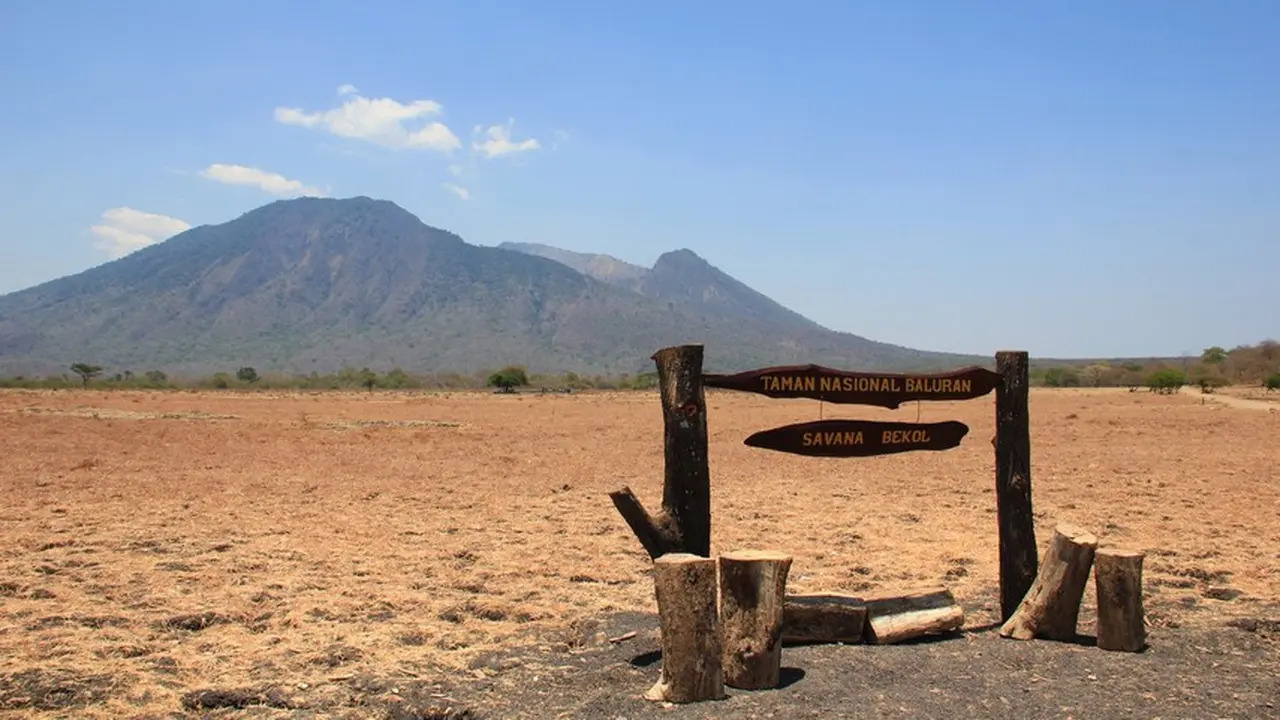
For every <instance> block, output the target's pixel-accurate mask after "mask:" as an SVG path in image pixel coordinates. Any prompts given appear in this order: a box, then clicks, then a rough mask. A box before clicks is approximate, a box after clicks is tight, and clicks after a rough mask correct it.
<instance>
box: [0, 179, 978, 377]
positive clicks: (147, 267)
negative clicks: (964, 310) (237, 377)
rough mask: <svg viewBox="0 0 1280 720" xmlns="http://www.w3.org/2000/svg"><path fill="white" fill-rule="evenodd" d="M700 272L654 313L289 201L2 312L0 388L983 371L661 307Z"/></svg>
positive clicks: (708, 309)
mask: <svg viewBox="0 0 1280 720" xmlns="http://www.w3.org/2000/svg"><path fill="white" fill-rule="evenodd" d="M690 255H692V254H691V253H690ZM695 257H696V256H695ZM697 262H700V260H699V261H695V260H693V259H691V258H688V257H675V258H672V261H671V262H668V263H662V262H660V263H659V265H660V266H662V265H668V266H670V267H669V268H668V269H666V270H663V271H662V272H657V271H658V270H659V268H658V267H655V270H654V271H652V272H651V273H650V274H649V275H647V276H646V277H645V279H644V281H645V282H650V281H651V280H652V282H653V283H654V286H653V287H652V288H650V291H651V292H654V293H663V295H661V296H660V297H651V296H648V295H646V294H643V293H641V292H636V291H633V290H629V289H626V288H624V287H618V286H615V285H611V284H608V283H604V282H601V281H599V280H596V279H595V278H592V277H589V276H587V275H584V274H582V273H580V272H577V271H575V270H573V269H572V268H570V267H568V266H566V265H564V264H561V263H558V262H553V261H551V260H548V259H545V258H541V257H534V256H532V255H529V254H525V253H519V252H513V251H509V250H504V249H500V248H491V247H480V246H475V245H470V244H467V243H465V242H463V241H462V240H461V239H460V238H458V237H457V236H456V235H453V234H451V233H448V232H445V231H443V230H438V229H435V228H431V227H428V226H426V225H424V224H423V223H422V222H421V221H419V220H418V219H417V218H416V217H414V216H413V215H411V214H410V213H408V212H406V211H405V210H403V209H401V208H400V207H398V206H396V205H395V204H393V203H390V202H386V201H379V200H372V199H369V198H364V197H360V198H350V199H321V198H301V199H296V200H282V201H278V202H274V203H271V204H269V205H266V206H263V207H261V208H258V209H256V210H253V211H251V212H248V213H246V214H244V215H242V216H241V217H239V218H236V219H234V220H232V221H229V222H227V223H224V224H221V225H215V226H201V227H197V228H192V229H190V230H187V231H186V232H183V233H181V234H179V235H176V236H174V237H173V238H170V239H169V240H167V241H165V242H163V243H159V244H157V245H153V246H151V247H148V248H144V249H142V250H139V251H138V252H135V253H133V254H131V255H128V256H126V257H124V258H121V259H119V260H116V261H113V262H110V263H107V264H104V265H101V266H98V267H95V268H92V269H90V270H87V271H85V272H83V273H79V274H77V275H73V276H70V277H66V278H61V279H58V280H54V281H51V282H48V283H45V284H43V285H39V286H37V287H34V288H30V289H28V290H24V291H21V292H17V293H13V294H10V295H6V296H3V297H0V372H4V373H8V374H12V373H27V374H34V373H41V372H57V371H62V370H65V368H66V367H67V366H68V365H69V364H70V363H72V362H77V361H86V362H92V363H96V364H101V365H105V366H108V367H109V368H113V369H133V370H136V371H142V370H147V369H152V368H159V369H164V370H166V371H170V372H179V373H181V372H209V371H212V370H225V369H228V368H233V367H235V366H238V365H241V364H245V365H253V366H255V367H257V368H258V369H259V370H260V371H292V372H310V371H312V370H316V371H321V372H326V371H332V370H334V369H337V368H338V367H340V366H342V365H344V364H350V365H355V366H362V365H368V366H370V367H378V368H391V367H394V366H399V367H402V368H405V369H409V370H419V371H427V370H462V371H469V370H475V369H480V368H486V367H490V368H491V367H495V366H497V365H500V364H504V363H508V362H520V363H526V364H527V365H529V367H530V369H532V370H535V371H538V370H545V371H561V370H574V371H578V372H609V373H613V372H636V371H640V370H648V369H650V368H651V362H650V361H649V360H648V357H649V355H650V354H652V352H653V351H654V350H656V349H658V348H660V347H663V346H665V345H670V344H677V343H683V342H702V343H705V344H706V346H707V366H708V369H716V370H726V371H727V370H735V369H745V368H747V367H753V366H759V365H763V364H773V363H781V362H787V363H791V362H820V363H824V364H832V365H838V366H844V367H934V366H939V365H954V364H959V363H967V362H971V361H973V358H968V357H964V356H949V355H941V354H936V353H926V352H921V351H916V350H910V349H907V348H900V347H897V346H892V345H887V344H883V343H875V342H872V341H869V340H866V339H864V338H859V337H857V336H853V335H848V334H843V333H832V332H830V331H827V330H824V329H821V328H818V327H817V326H812V327H799V326H791V325H787V324H785V323H779V322H775V321H774V320H772V319H768V318H762V319H756V320H749V321H744V320H743V319H742V317H741V316H740V315H737V314H734V312H730V309H732V308H733V307H734V306H733V305H732V303H729V304H725V303H717V302H708V301H702V302H695V301H694V300H693V299H678V298H677V299H670V300H669V299H662V298H665V297H667V296H669V295H670V294H672V293H673V292H675V291H674V290H673V287H674V285H673V283H676V281H677V280H678V279H679V278H680V277H685V276H687V275H688V274H689V273H690V272H692V273H693V274H694V275H699V274H702V273H705V270H703V269H700V268H698V266H697ZM708 267H709V266H708ZM725 277H727V276H725ZM654 278H656V279H654ZM734 282H736V281H734ZM742 287H743V288H745V286H742ZM654 288H656V289H654ZM747 290H748V291H749V288H748V289H747ZM677 294H678V293H677Z"/></svg>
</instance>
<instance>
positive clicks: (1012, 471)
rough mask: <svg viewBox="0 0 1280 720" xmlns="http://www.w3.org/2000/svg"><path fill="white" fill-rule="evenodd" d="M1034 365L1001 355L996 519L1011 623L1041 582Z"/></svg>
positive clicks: (1013, 354)
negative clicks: (1031, 406)
mask: <svg viewBox="0 0 1280 720" xmlns="http://www.w3.org/2000/svg"><path fill="white" fill-rule="evenodd" d="M1028 364H1029V360H1028V357H1027V353H1025V352H1022V351H1007V350H1002V351H1000V352H998V353H996V372H998V373H999V374H1000V384H999V385H997V386H996V438H995V446H996V518H997V522H998V523H999V527H1000V618H1001V620H1008V619H1009V618H1010V617H1011V616H1012V615H1013V612H1014V610H1015V609H1016V608H1017V607H1018V603H1019V602H1021V601H1022V598H1023V597H1024V596H1025V595H1026V594H1027V591H1028V590H1029V589H1030V588H1031V583H1032V582H1033V581H1034V580H1035V577H1036V530H1035V518H1034V516H1033V515H1032V512H1031V418H1030V414H1029V412H1028V407H1027V405H1028V403H1027V400H1028V396H1029V393H1030V374H1029V368H1028Z"/></svg>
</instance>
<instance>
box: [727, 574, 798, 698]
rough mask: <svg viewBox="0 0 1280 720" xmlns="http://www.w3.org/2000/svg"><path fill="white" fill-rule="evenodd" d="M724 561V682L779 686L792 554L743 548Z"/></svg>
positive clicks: (761, 687)
mask: <svg viewBox="0 0 1280 720" xmlns="http://www.w3.org/2000/svg"><path fill="white" fill-rule="evenodd" d="M719 564H720V627H721V631H722V633H723V638H724V661H723V665H724V682H725V684H726V685H730V686H732V687H736V688H741V689H743V690H764V689H768V688H775V687H777V686H778V682H779V679H780V674H781V670H782V619H783V614H782V613H783V605H784V598H785V597H786V589H787V574H788V572H790V570H791V556H789V555H784V554H782V553H776V552H766V551H758V550H739V551H735V552H729V553H723V554H721V555H720V558H719Z"/></svg>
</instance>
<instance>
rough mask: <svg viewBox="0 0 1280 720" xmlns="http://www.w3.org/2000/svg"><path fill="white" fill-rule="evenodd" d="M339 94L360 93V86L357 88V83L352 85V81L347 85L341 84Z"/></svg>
mask: <svg viewBox="0 0 1280 720" xmlns="http://www.w3.org/2000/svg"><path fill="white" fill-rule="evenodd" d="M338 94H339V95H358V94H360V88H357V87H356V86H355V85H352V84H350V83H347V84H346V85H339V86H338Z"/></svg>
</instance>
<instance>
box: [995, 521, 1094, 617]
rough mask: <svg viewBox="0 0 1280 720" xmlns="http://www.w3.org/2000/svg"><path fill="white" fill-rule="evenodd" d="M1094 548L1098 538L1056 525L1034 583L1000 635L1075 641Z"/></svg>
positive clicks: (1066, 526)
mask: <svg viewBox="0 0 1280 720" xmlns="http://www.w3.org/2000/svg"><path fill="white" fill-rule="evenodd" d="M1097 547H1098V538H1097V537H1095V536H1094V535H1093V534H1092V533H1088V532H1086V531H1084V530H1082V529H1081V528H1079V527H1076V526H1075V525H1070V524H1066V523H1063V524H1060V525H1058V527H1057V528H1055V530H1054V534H1053V540H1052V541H1051V542H1050V543H1049V548H1048V549H1047V550H1046V551H1045V554H1044V560H1043V562H1041V563H1040V571H1039V572H1038V573H1037V574H1036V580H1035V582H1034V583H1032V585H1031V589H1030V590H1028V591H1027V595H1026V597H1024V598H1023V599H1022V602H1021V603H1019V604H1018V609H1017V610H1016V611H1014V613H1013V616H1012V617H1010V618H1009V619H1008V620H1007V621H1006V622H1005V624H1004V625H1003V626H1001V628H1000V635H1001V636H1002V637H1011V638H1014V639H1016V640H1030V639H1031V638H1033V637H1041V638H1047V639H1049V640H1071V639H1073V638H1075V636H1076V620H1077V619H1078V618H1079V616H1080V599H1081V598H1082V597H1083V596H1084V587H1085V583H1087V582H1088V581H1089V569H1090V568H1091V567H1092V566H1093V555H1094V551H1095V550H1096V549H1097Z"/></svg>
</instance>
